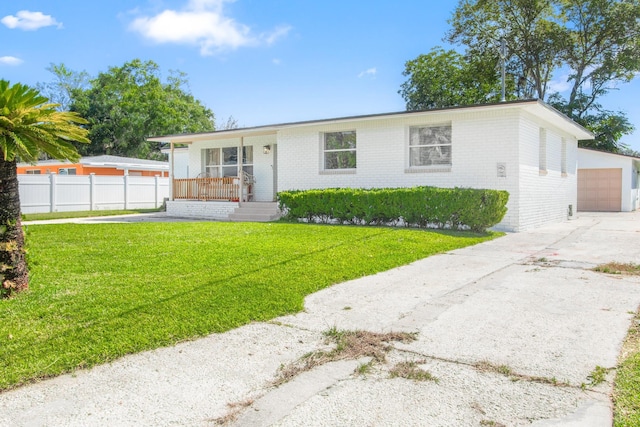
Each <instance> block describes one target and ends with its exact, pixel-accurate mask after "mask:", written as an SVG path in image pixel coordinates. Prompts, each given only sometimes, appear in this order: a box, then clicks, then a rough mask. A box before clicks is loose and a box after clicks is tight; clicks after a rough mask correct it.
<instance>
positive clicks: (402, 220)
mask: <svg viewBox="0 0 640 427" xmlns="http://www.w3.org/2000/svg"><path fill="white" fill-rule="evenodd" d="M508 200H509V193H507V192H506V191H499V190H477V189H470V188H436V187H413V188H379V189H353V188H329V189H322V190H305V191H300V190H294V191H281V192H280V193H278V201H279V204H280V209H281V210H282V212H284V213H285V219H289V220H298V221H300V220H306V221H308V222H322V223H340V224H359V225H399V224H403V225H405V226H408V227H420V228H441V229H445V228H446V229H453V230H460V229H465V230H471V231H475V232H482V231H485V230H486V229H487V228H489V227H491V226H494V225H496V224H497V223H499V222H500V221H501V220H502V218H504V215H505V213H506V212H507V207H506V204H507V201H508Z"/></svg>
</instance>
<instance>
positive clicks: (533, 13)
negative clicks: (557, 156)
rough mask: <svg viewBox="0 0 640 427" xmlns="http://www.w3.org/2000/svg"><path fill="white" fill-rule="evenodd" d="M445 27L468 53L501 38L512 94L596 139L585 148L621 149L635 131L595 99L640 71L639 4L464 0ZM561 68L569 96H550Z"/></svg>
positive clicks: (634, 0) (490, 47)
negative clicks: (555, 112) (513, 80)
mask: <svg viewBox="0 0 640 427" xmlns="http://www.w3.org/2000/svg"><path fill="white" fill-rule="evenodd" d="M450 23H451V25H452V28H451V30H450V31H449V33H448V34H447V40H448V41H450V42H453V43H460V44H462V45H464V46H466V47H467V49H468V52H467V56H471V57H473V56H476V55H483V54H484V53H485V52H491V51H495V49H496V45H497V44H498V43H499V40H500V39H502V38H504V40H506V43H507V46H508V55H507V56H508V70H509V72H510V73H511V74H513V75H515V76H518V78H517V96H518V97H533V96H535V97H537V98H539V99H543V100H544V99H546V98H548V102H550V103H552V104H553V105H554V106H555V107H556V108H558V109H559V110H561V111H563V112H564V113H565V114H567V115H568V116H569V117H571V118H572V119H574V120H575V121H576V122H578V123H581V124H583V125H584V126H585V127H587V128H588V129H590V130H591V131H593V132H594V133H595V135H596V140H595V141H593V142H589V143H587V142H586V141H583V142H582V144H583V145H587V144H588V145H590V146H596V147H598V148H600V149H606V150H608V151H614V152H615V151H618V150H620V149H622V148H624V147H623V145H622V144H620V142H619V141H620V138H621V137H622V136H623V135H625V134H628V133H630V132H632V131H633V127H632V126H631V125H630V123H629V121H628V120H627V118H626V116H625V114H624V113H622V112H612V111H608V110H605V109H604V108H603V107H602V105H601V103H600V102H599V100H600V99H601V98H602V96H604V95H606V94H607V93H608V92H609V91H610V90H612V89H614V88H616V87H617V86H618V85H619V84H621V83H624V82H629V81H630V80H631V79H633V78H634V77H635V75H636V73H637V72H638V71H640V0H461V1H460V2H459V4H458V7H457V8H456V10H455V12H454V14H453V17H452V18H451V20H450ZM559 70H569V75H568V78H567V82H569V83H570V85H571V89H570V91H569V95H568V97H566V98H565V97H562V96H561V95H560V94H558V93H549V91H548V88H549V83H550V82H551V80H552V78H553V75H554V73H557V72H558V71H559Z"/></svg>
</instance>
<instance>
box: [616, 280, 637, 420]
mask: <svg viewBox="0 0 640 427" xmlns="http://www.w3.org/2000/svg"><path fill="white" fill-rule="evenodd" d="M636 274H637V273H636ZM613 402H614V410H613V412H614V423H613V425H614V426H615V427H638V426H640V310H638V312H637V313H636V315H635V317H634V319H633V321H632V323H631V328H630V329H629V334H628V335H627V339H626V341H625V343H624V345H623V347H622V355H621V358H620V362H619V364H618V368H617V370H616V380H615V384H614V388H613Z"/></svg>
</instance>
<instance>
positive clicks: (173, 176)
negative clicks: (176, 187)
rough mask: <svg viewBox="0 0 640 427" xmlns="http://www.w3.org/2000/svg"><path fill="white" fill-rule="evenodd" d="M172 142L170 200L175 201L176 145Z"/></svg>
mask: <svg viewBox="0 0 640 427" xmlns="http://www.w3.org/2000/svg"><path fill="white" fill-rule="evenodd" d="M170 144H171V164H170V168H171V174H170V175H169V177H170V178H169V181H170V182H169V184H170V185H169V200H171V201H173V180H174V179H175V175H174V170H173V164H174V161H175V160H174V159H175V150H174V148H175V146H174V145H173V141H172V142H171V143H170Z"/></svg>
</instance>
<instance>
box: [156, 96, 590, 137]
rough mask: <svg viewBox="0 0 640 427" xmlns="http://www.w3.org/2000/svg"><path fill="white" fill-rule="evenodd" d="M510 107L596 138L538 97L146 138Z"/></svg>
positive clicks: (266, 131) (268, 131) (257, 132)
mask: <svg viewBox="0 0 640 427" xmlns="http://www.w3.org/2000/svg"><path fill="white" fill-rule="evenodd" d="M507 109H520V110H523V111H527V112H529V113H530V114H533V115H535V116H537V117H540V118H542V119H544V120H547V121H550V122H552V123H553V124H554V125H555V126H557V127H558V128H560V129H562V130H563V131H565V132H567V133H569V134H571V135H574V136H575V137H576V139H578V140H590V139H593V138H594V135H593V133H591V132H590V131H588V130H587V129H585V128H584V127H582V126H581V125H579V124H578V123H576V122H574V121H573V120H571V119H570V118H569V117H567V116H566V115H564V114H562V113H561V112H559V111H558V110H556V109H555V108H553V107H551V106H550V105H548V104H546V103H544V102H543V101H540V100H537V99H529V100H517V101H508V102H500V103H493V104H482V105H468V106H456V107H447V108H436V109H431V110H420V111H400V112H393V113H382V114H369V115H360V116H348V117H338V118H332V119H321V120H307V121H300V122H289V123H280V124H272V125H265V126H255V127H246V128H238V129H226V130H219V131H214V132H202V133H190V134H176V135H165V136H155V137H150V138H147V140H148V141H152V142H167V143H173V144H190V143H192V142H196V141H205V140H206V141H210V140H215V139H227V138H234V137H238V138H239V137H251V136H262V135H275V134H277V133H278V131H280V130H283V129H289V128H297V127H305V126H317V125H322V124H335V123H349V122H354V121H370V120H379V119H383V118H392V117H415V116H426V115H445V114H451V113H453V112H470V111H474V110H493V111H499V110H507Z"/></svg>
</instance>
